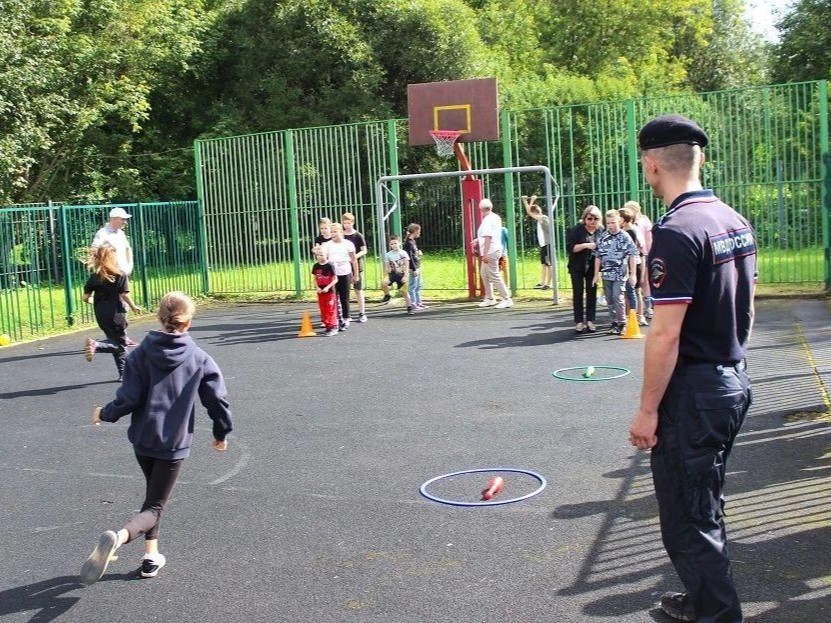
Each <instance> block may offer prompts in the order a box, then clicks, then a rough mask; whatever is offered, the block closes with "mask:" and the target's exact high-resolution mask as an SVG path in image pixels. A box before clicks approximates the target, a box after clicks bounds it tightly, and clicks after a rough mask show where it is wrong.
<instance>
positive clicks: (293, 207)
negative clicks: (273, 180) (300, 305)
mask: <svg viewBox="0 0 831 623" xmlns="http://www.w3.org/2000/svg"><path fill="white" fill-rule="evenodd" d="M294 173H295V171H294V132H293V131H292V130H286V186H287V187H288V191H289V214H290V217H291V252H292V254H293V255H294V292H295V295H296V296H297V298H298V299H299V298H300V296H301V295H302V294H303V284H302V283H301V282H300V219H299V217H298V214H297V209H298V208H297V180H296V179H295V175H294Z"/></svg>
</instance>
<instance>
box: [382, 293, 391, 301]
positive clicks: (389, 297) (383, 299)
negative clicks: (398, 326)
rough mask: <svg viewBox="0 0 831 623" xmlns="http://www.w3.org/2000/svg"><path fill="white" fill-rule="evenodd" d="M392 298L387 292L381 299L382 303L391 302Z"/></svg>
mask: <svg viewBox="0 0 831 623" xmlns="http://www.w3.org/2000/svg"><path fill="white" fill-rule="evenodd" d="M391 300H392V297H391V296H390V295H389V294H385V295H384V298H382V299H381V302H382V303H389V302H390V301H391Z"/></svg>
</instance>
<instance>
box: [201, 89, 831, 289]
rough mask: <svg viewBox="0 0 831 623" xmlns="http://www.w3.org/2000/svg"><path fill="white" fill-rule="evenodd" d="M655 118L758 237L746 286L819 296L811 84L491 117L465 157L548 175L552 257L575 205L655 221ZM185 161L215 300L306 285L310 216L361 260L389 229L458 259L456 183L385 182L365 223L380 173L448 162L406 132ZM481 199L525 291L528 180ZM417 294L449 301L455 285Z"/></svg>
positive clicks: (491, 183)
mask: <svg viewBox="0 0 831 623" xmlns="http://www.w3.org/2000/svg"><path fill="white" fill-rule="evenodd" d="M669 112H681V113H683V114H686V115H688V116H690V117H693V118H694V119H696V120H697V121H698V122H699V123H701V125H702V126H703V127H704V128H705V129H706V130H707V131H708V133H709V134H710V137H711V143H710V145H709V146H708V147H707V150H706V155H707V162H706V164H705V167H704V171H703V176H704V180H705V183H706V185H708V186H709V187H712V188H714V189H715V190H716V192H717V193H718V194H719V196H721V197H722V198H723V199H725V200H726V201H727V202H728V203H730V204H731V205H732V206H733V207H735V208H736V209H737V210H738V211H739V212H741V213H743V214H744V215H745V216H747V217H748V218H749V219H750V220H751V222H752V223H753V224H754V226H755V227H756V229H757V231H758V238H759V246H760V250H761V253H760V281H761V282H763V283H818V284H819V283H823V284H825V285H826V286H827V285H828V281H829V275H830V274H831V269H829V266H828V264H827V262H828V259H827V254H826V253H825V251H824V250H825V249H827V248H828V212H829V191H828V190H827V188H828V186H829V182H828V177H829V170H828V167H827V166H826V165H824V164H823V163H824V160H823V158H824V157H825V158H827V157H828V156H827V154H828V152H829V147H828V141H829V130H828V88H827V83H826V82H825V81H819V82H806V83H800V84H788V85H779V86H764V87H752V88H746V89H735V90H730V91H721V92H715V93H700V94H685V95H674V96H662V97H650V98H642V99H630V100H623V101H615V102H601V103H593V104H580V105H569V106H560V107H556V108H548V109H530V110H518V111H503V112H502V115H501V133H502V138H501V142H500V143H469V144H467V145H466V147H467V150H468V155H469V156H470V160H471V164H472V166H473V167H474V168H475V169H486V168H501V167H514V166H524V165H537V164H542V165H545V166H547V167H548V168H549V169H551V171H552V172H553V173H554V177H555V179H556V180H557V181H558V183H559V185H560V188H561V190H562V195H563V196H562V199H561V201H560V205H559V210H558V213H557V222H556V231H557V243H558V244H557V248H558V249H559V250H560V254H561V255H560V258H559V259H560V260H561V261H562V260H563V259H564V254H565V245H564V243H565V231H566V229H567V228H568V227H569V226H570V225H573V224H574V223H576V222H577V218H578V214H579V213H580V212H581V211H582V209H583V208H584V207H585V206H586V205H588V204H595V205H598V206H600V207H601V209H603V210H605V209H609V208H616V207H620V206H621V205H622V204H623V203H624V202H625V201H627V200H629V199H635V200H638V201H639V202H641V204H642V205H643V206H644V208H645V212H646V213H647V215H648V216H650V217H651V218H652V219H653V220H655V219H656V218H658V217H660V215H661V214H662V213H663V211H664V206H663V205H662V204H661V203H660V201H658V200H657V199H655V198H654V197H653V196H652V194H651V192H650V191H649V189H648V187H647V185H646V183H645V182H644V180H643V177H642V174H641V170H640V164H639V158H638V150H637V140H636V136H637V130H638V128H639V127H641V126H642V125H643V124H644V123H645V122H646V121H648V120H649V119H650V118H652V117H653V116H655V115H658V114H663V113H669ZM195 151H196V161H197V180H198V188H199V198H200V201H201V203H202V205H203V207H204V210H205V218H206V222H207V223H208V241H209V246H208V249H207V255H208V258H209V263H210V271H209V272H210V274H211V290H212V291H214V292H251V291H269V292H285V293H292V294H295V295H299V294H300V293H301V292H303V291H305V290H307V289H308V288H309V287H310V282H309V277H308V274H307V273H308V267H309V265H310V263H311V261H312V259H311V255H310V253H309V247H310V246H311V240H312V239H313V238H314V235H315V231H316V223H317V220H318V218H319V217H321V216H328V217H330V218H332V219H334V220H337V219H339V218H340V215H341V214H342V213H343V212H346V211H348V212H353V213H355V215H356V217H357V224H356V226H357V227H358V229H359V230H361V231H362V232H363V233H364V234H365V235H366V237H367V240H368V241H369V243H370V254H371V255H372V254H374V252H375V251H377V250H376V249H374V248H373V243H374V241H375V240H376V231H377V229H378V228H379V227H385V233H390V232H394V233H399V234H400V233H401V228H402V224H403V225H406V224H407V223H409V222H418V223H420V224H421V225H422V240H421V246H422V247H423V248H425V249H433V250H441V251H443V252H447V253H453V252H455V253H457V254H458V255H459V256H460V259H459V261H460V262H461V261H462V260H461V250H462V247H463V242H464V241H463V240H462V230H461V215H460V192H459V185H458V181H457V180H456V179H444V180H423V181H420V182H417V183H409V184H402V185H399V184H396V185H395V187H394V188H393V189H392V194H393V195H394V196H395V197H396V200H397V201H398V202H399V206H398V207H399V208H400V209H398V210H396V211H395V212H393V219H394V220H393V221H392V222H391V223H383V224H379V223H377V222H376V216H375V214H374V211H373V210H372V206H373V203H374V200H375V198H374V196H373V192H374V183H375V181H376V180H377V178H378V177H380V176H382V175H398V174H399V173H425V172H431V171H441V170H450V169H453V168H455V167H456V161H455V159H451V160H449V161H448V160H439V159H438V158H437V157H436V156H435V154H433V153H432V152H431V151H430V150H428V149H425V148H412V147H410V146H408V145H407V144H406V121H403V120H397V121H379V122H366V123H360V124H352V125H343V126H333V127H320V128H305V129H301V130H284V131H279V132H270V133H265V134H257V135H249V136H240V137H231V138H223V139H213V140H206V141H197V143H196V145H195ZM485 188H486V194H487V195H488V196H490V197H491V198H492V199H493V200H494V203H495V204H496V206H497V211H498V212H500V213H501V214H502V215H503V217H505V219H506V221H507V226H508V228H509V229H511V231H512V236H511V239H512V240H514V239H515V240H516V245H515V246H516V248H515V249H513V250H512V252H513V254H514V255H515V260H516V263H518V264H520V270H518V271H517V275H518V276H517V282H516V283H515V284H514V287H515V288H517V289H520V290H521V289H525V288H530V287H531V286H532V280H533V281H536V273H535V272H534V271H533V270H523V268H525V267H523V266H522V264H523V263H524V262H525V261H526V258H532V257H533V251H534V250H535V249H536V234H535V228H534V226H533V223H532V222H530V221H529V219H527V218H526V216H525V213H524V210H523V209H522V204H521V201H520V197H521V196H522V195H524V194H525V195H530V194H537V195H541V194H542V188H543V184H542V179H541V176H533V175H531V176H529V175H517V174H514V175H498V176H488V177H487V178H486V179H485ZM389 201H393V198H392V197H390V198H389ZM376 257H377V256H376ZM528 261H533V260H532V259H528ZM368 269H369V270H370V273H369V275H368V278H369V280H370V283H373V282H376V281H377V280H379V279H380V278H381V275H380V261H376V262H374V263H371V264H370V265H369V266H368ZM526 275H528V276H529V277H528V278H527V279H526V278H525V276H526ZM568 281H569V280H568V275H567V274H566V273H565V272H562V273H561V275H560V284H559V285H560V287H564V288H567V287H568V286H569V284H568ZM431 287H432V288H436V289H440V288H444V287H446V288H448V289H460V288H459V283H458V281H452V282H447V284H446V285H443V284H441V283H435V282H433V283H432V284H431Z"/></svg>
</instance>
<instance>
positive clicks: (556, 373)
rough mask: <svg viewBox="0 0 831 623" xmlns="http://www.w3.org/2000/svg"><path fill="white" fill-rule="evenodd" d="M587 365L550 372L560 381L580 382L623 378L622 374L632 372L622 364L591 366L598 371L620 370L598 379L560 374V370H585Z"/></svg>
mask: <svg viewBox="0 0 831 623" xmlns="http://www.w3.org/2000/svg"><path fill="white" fill-rule="evenodd" d="M587 367H588V366H575V367H571V368H560V369H559V370H554V372H552V373H551V375H552V376H553V377H554V378H556V379H560V380H561V381H581V382H582V381H611V380H613V379H620V378H623V377H624V376H626V375H627V374H630V373H631V372H632V371H631V370H630V369H629V368H624V367H622V366H593V367H594V369H595V371H598V370H616V371H618V372H620V373H621V374H616V375H614V376H604V377H602V378H599V379H598V378H594V377H592V376H583V375H580V376H576V377H572V376H562V374H561V373H562V372H568V371H569V370H585V369H586V368H587Z"/></svg>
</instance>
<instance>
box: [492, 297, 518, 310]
mask: <svg viewBox="0 0 831 623" xmlns="http://www.w3.org/2000/svg"><path fill="white" fill-rule="evenodd" d="M513 306H514V300H513V299H505V300H504V301H502V302H501V303H499V304H498V305H497V306H496V309H505V308H506V307H513Z"/></svg>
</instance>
